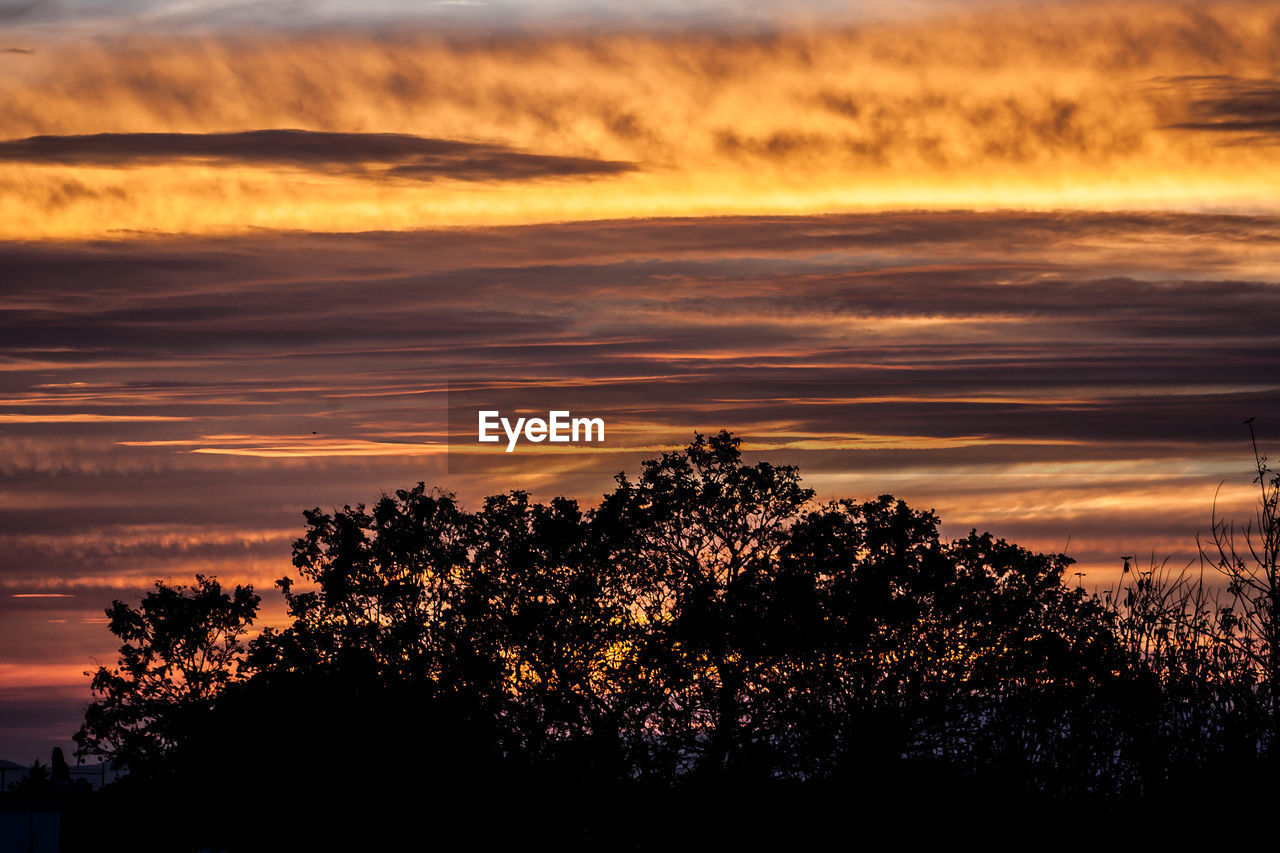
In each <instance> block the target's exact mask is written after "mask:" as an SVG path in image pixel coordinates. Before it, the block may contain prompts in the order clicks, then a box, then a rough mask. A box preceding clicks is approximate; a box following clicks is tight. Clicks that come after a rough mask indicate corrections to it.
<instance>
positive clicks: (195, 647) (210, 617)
mask: <svg viewBox="0 0 1280 853" xmlns="http://www.w3.org/2000/svg"><path fill="white" fill-rule="evenodd" d="M258 603H259V597H258V596H257V595H256V594H254V592H253V588H252V587H247V586H236V587H235V589H234V590H232V591H231V592H223V590H222V586H221V585H220V584H219V583H218V582H217V580H215V579H213V578H207V577H204V576H203V575H196V583H195V585H194V586H190V587H188V586H183V585H177V586H168V585H166V584H163V583H160V582H157V583H156V585H155V591H154V592H149V593H147V595H146V596H145V597H144V598H143V599H142V602H141V603H140V604H139V605H138V606H137V607H130V606H129V605H127V604H125V603H124V602H121V601H116V602H114V603H113V604H112V606H111V607H110V608H109V609H108V610H107V616H108V617H110V623H109V627H110V629H111V633H113V634H115V635H116V636H117V637H119V638H120V639H121V640H124V645H122V646H121V647H120V658H119V661H118V662H117V664H116V666H115V667H113V668H107V667H98V669H97V670H96V671H95V672H93V673H92V682H91V683H90V688H91V689H92V691H93V693H94V695H95V696H96V697H97V698H96V699H95V701H94V702H93V703H92V704H90V705H89V707H88V708H87V710H86V711H85V721H84V725H83V726H81V728H80V730H79V731H78V732H76V735H75V740H76V745H77V747H78V751H79V752H80V753H81V754H82V755H97V756H101V757H102V758H104V759H106V760H109V761H111V762H113V763H114V764H115V765H116V766H117V767H128V768H131V769H138V770H141V769H143V768H145V767H146V766H147V765H150V764H154V763H156V762H158V761H159V760H160V759H162V758H163V757H164V756H165V754H166V753H167V752H168V751H169V750H170V749H171V748H172V747H173V746H174V745H175V744H176V743H178V742H179V741H180V740H181V739H182V738H183V736H184V734H185V733H186V731H187V730H188V729H189V728H190V726H191V724H192V722H193V720H194V718H196V717H198V716H199V715H200V714H201V713H202V712H203V711H206V710H207V709H208V708H209V707H210V706H211V704H212V702H213V700H214V698H215V697H216V696H217V695H218V693H219V692H221V691H222V690H223V689H225V688H226V687H227V685H228V684H231V683H233V682H234V681H235V680H236V679H237V678H240V677H242V676H243V673H242V672H241V663H242V660H243V655H244V651H245V647H244V644H243V643H242V639H243V638H244V636H245V634H246V631H247V630H248V628H249V626H251V625H252V624H253V620H254V618H255V617H256V615H257V612H258Z"/></svg>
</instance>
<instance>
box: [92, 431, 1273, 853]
mask: <svg viewBox="0 0 1280 853" xmlns="http://www.w3.org/2000/svg"><path fill="white" fill-rule="evenodd" d="M1257 463H1258V464H1257V468H1258V477H1259V481H1260V482H1261V483H1262V484H1263V485H1262V501H1261V512H1260V515H1259V518H1258V521H1257V523H1256V524H1255V525H1254V526H1251V527H1249V528H1247V529H1246V531H1245V535H1244V536H1243V537H1242V538H1240V539H1234V540H1233V539H1231V538H1230V535H1229V534H1230V528H1224V527H1220V526H1219V525H1217V524H1216V523H1215V527H1214V531H1215V539H1214V540H1213V541H1214V542H1216V543H1219V545H1220V547H1219V550H1218V551H1217V553H1218V555H1219V559H1218V560H1217V561H1216V562H1215V563H1213V565H1215V566H1216V567H1217V568H1218V569H1219V571H1221V572H1223V573H1224V574H1225V576H1226V577H1227V579H1228V580H1229V582H1230V583H1229V584H1228V587H1227V592H1226V595H1225V597H1224V596H1216V595H1215V594H1214V593H1213V592H1212V590H1211V589H1210V587H1209V586H1208V585H1207V584H1206V583H1205V581H1204V577H1203V575H1201V576H1200V577H1195V576H1192V575H1190V574H1189V573H1187V572H1182V573H1176V572H1171V571H1167V570H1165V569H1164V568H1163V567H1158V566H1153V567H1152V569H1151V570H1150V571H1143V570H1134V571H1131V572H1129V573H1126V574H1125V575H1124V580H1123V581H1122V583H1121V584H1120V585H1119V586H1118V587H1116V588H1115V589H1112V590H1109V591H1107V592H1105V593H1103V594H1101V595H1095V594H1090V593H1088V592H1086V591H1085V590H1084V589H1083V588H1082V587H1081V585H1080V584H1078V583H1074V584H1073V583H1070V582H1069V579H1068V575H1067V572H1068V570H1069V569H1070V567H1071V565H1072V560H1071V559H1070V558H1068V557H1066V556H1063V555H1060V554H1037V553H1033V552H1031V551H1028V550H1026V549H1024V548H1022V547H1019V546H1017V545H1015V544H1013V543H1009V542H1006V541H1004V540H1001V539H998V538H995V537H993V536H992V535H990V534H988V533H978V532H977V531H976V530H975V531H971V532H970V533H969V534H968V535H967V536H964V537H962V538H959V539H956V540H947V539H944V538H943V537H942V536H941V534H940V532H939V525H940V521H939V519H938V517H937V516H936V515H935V514H934V513H933V512H932V511H922V510H918V509H913V508H912V507H910V506H908V505H907V504H906V503H904V502H903V501H901V500H897V499H895V498H894V497H892V496H890V495H881V496H879V497H877V498H874V499H872V500H866V501H854V500H839V501H833V502H829V503H822V504H820V503H816V502H815V501H814V495H813V492H812V491H811V490H809V489H807V488H805V487H804V486H803V485H802V484H801V481H800V477H799V472H798V471H797V469H795V468H794V467H789V466H775V465H771V464H768V463H764V462H761V463H755V464H750V463H746V462H744V461H743V459H742V455H741V446H740V441H739V439H737V438H736V437H734V436H733V435H731V434H729V433H727V432H721V433H719V434H716V435H712V436H703V435H697V436H695V438H694V441H693V442H692V443H691V444H690V445H689V446H688V447H686V448H684V449H683V450H680V451H678V452H672V453H665V454H663V455H661V456H660V457H659V458H656V459H651V460H648V461H646V462H644V463H643V464H642V466H641V469H640V471H639V473H638V474H637V475H636V476H635V477H634V478H633V477H628V476H627V475H625V474H619V475H618V477H617V478H616V483H615V485H614V487H613V489H612V490H611V491H610V492H609V493H607V494H606V495H604V496H603V498H602V499H601V501H600V502H599V504H598V505H597V506H595V507H592V508H589V509H586V510H584V509H582V508H581V507H580V506H579V505H578V504H577V502H575V501H573V500H569V499H567V498H562V497H561V498H555V499H553V500H551V501H549V502H547V503H538V502H535V501H533V500H531V499H530V497H529V495H528V494H526V493H524V492H520V491H514V492H508V493H505V494H499V495H493V496H491V497H489V498H487V499H485V501H484V502H483V504H482V506H480V507H479V508H478V509H477V510H475V511H474V512H471V511H467V510H465V509H463V508H462V507H461V506H459V504H458V503H457V501H456V500H455V498H454V497H453V496H452V495H450V494H448V493H445V492H442V491H438V490H428V489H427V488H426V487H425V486H424V485H423V484H421V483H420V484H418V485H417V486H416V487H414V488H412V489H406V490H400V491H397V492H395V493H394V494H392V495H385V496H383V497H382V498H381V499H380V500H378V501H377V502H376V503H375V504H374V505H373V506H372V508H371V509H366V508H365V507H364V506H363V505H356V506H346V507H343V508H342V509H340V510H334V511H332V512H322V511H320V510H319V509H313V510H310V511H307V512H306V513H305V514H304V515H305V519H306V529H305V531H304V533H303V535H302V536H301V537H300V538H299V539H298V540H297V542H296V543H295V545H294V550H293V565H294V568H295V570H296V576H292V577H286V578H283V579H281V580H280V581H279V582H278V586H279V588H280V590H281V591H282V593H283V596H284V599H285V602H286V604H287V607H288V613H289V619H290V621H289V623H288V624H286V625H284V626H281V627H276V628H269V629H266V630H264V631H262V633H261V634H260V635H259V636H258V637H256V638H255V639H253V640H252V641H251V642H250V643H248V648H247V649H246V648H245V644H244V643H243V642H242V641H243V639H244V636H245V632H246V630H247V628H248V627H249V626H250V625H251V624H252V621H253V619H254V617H255V614H256V609H257V604H258V599H257V596H256V595H254V594H253V592H252V590H249V589H247V588H241V587H237V588H236V589H235V590H234V591H233V592H232V593H223V592H222V590H221V588H220V587H219V586H218V585H217V583H216V581H213V580H210V579H206V578H203V577H198V578H197V585H196V586H195V587H192V588H187V587H166V586H164V585H162V584H161V585H157V589H156V591H155V592H153V593H150V594H148V596H147V597H146V598H145V599H144V600H143V602H142V604H141V605H140V606H139V607H138V608H136V609H135V608H130V607H128V606H126V605H124V604H121V603H119V602H117V603H116V604H115V606H114V607H113V608H112V610H111V611H109V613H110V614H111V615H112V624H111V627H112V630H113V631H114V632H115V633H116V634H117V635H119V636H120V637H121V638H122V639H124V640H125V641H126V642H125V645H124V646H123V647H122V649H121V660H120V663H119V665H118V666H117V667H116V668H114V669H110V670H108V669H106V668H100V669H99V670H98V672H97V673H96V674H95V676H94V682H93V684H94V689H95V692H96V694H97V696H98V699H97V701H96V702H95V703H94V704H93V705H92V706H90V708H89V710H88V713H87V714H86V722H85V726H84V728H82V730H81V732H80V734H79V735H77V740H78V741H79V742H80V744H81V749H82V751H83V752H93V753H96V754H99V755H105V756H108V757H110V758H112V759H113V760H116V761H117V762H123V763H125V764H127V765H128V766H129V767H130V768H131V769H132V770H133V773H131V775H130V777H129V783H128V784H130V785H133V786H134V787H135V788H136V789H137V790H139V791H146V792H149V796H158V797H162V798H169V799H170V800H172V801H177V800H178V799H179V798H180V799H181V800H182V801H186V802H206V801H212V800H213V799H215V798H216V797H218V796H219V795H220V793H219V792H222V791H226V790H229V789H232V788H234V789H236V790H238V791H240V792H241V793H242V795H243V796H244V797H245V798H246V801H247V802H259V803H271V804H273V808H274V809H275V810H276V811H284V812H289V811H295V812H302V811H309V812H310V811H315V810H317V809H320V810H321V811H323V813H325V814H329V815H332V814H343V813H358V814H363V815H369V814H376V815H378V816H379V820H378V822H377V823H376V824H375V825H372V826H370V825H368V824H367V823H364V824H361V825H360V826H359V827H358V831H357V829H356V828H355V827H354V826H353V825H350V824H348V825H347V829H349V830H350V831H351V832H352V833H355V835H353V838H354V837H355V836H357V835H358V839H359V840H358V841H353V843H358V844H362V845H365V846H368V845H369V844H371V843H373V842H372V841H371V840H370V839H371V838H372V837H373V836H374V835H377V834H378V833H379V832H383V831H386V832H388V838H392V837H394V835H395V832H396V831H398V828H403V826H404V825H406V824H405V821H407V820H408V819H409V818H408V816H409V815H413V816H415V817H416V818H417V819H420V820H421V819H426V817H424V816H429V817H430V820H431V825H432V831H433V833H434V834H436V835H437V836H438V837H439V838H441V839H446V840H448V839H452V840H453V841H456V842H457V843H463V842H467V841H469V840H472V839H474V838H475V837H477V835H476V834H477V833H481V834H482V835H484V837H485V838H487V839H488V840H489V841H491V842H493V843H497V842H496V840H495V839H496V838H497V837H498V836H497V835H495V833H498V834H499V835H500V834H501V833H502V832H503V830H499V829H497V828H495V825H494V822H493V820H492V819H491V815H492V813H493V811H494V809H496V808H499V807H498V806H497V805H496V804H499V803H500V804H501V810H502V812H503V813H504V814H505V815H506V816H507V819H506V821H505V823H504V826H506V827H508V828H509V832H508V833H507V834H506V835H503V836H502V837H503V839H504V841H505V842H511V843H515V842H516V841H519V840H521V839H520V837H519V833H518V832H517V830H516V829H515V828H516V827H523V826H529V825H535V824H536V825H544V826H545V824H546V815H547V814H549V813H555V814H556V815H557V816H558V817H557V823H556V824H555V825H556V829H555V832H556V833H558V834H557V835H556V839H557V841H556V843H558V844H560V845H561V846H578V845H580V844H581V842H582V840H583V839H584V838H593V839H597V841H599V840H600V839H609V845H610V846H634V845H636V844H641V846H651V845H652V844H654V843H657V841H658V838H657V836H653V835H647V833H651V832H654V831H656V830H655V828H654V827H652V826H650V825H649V824H648V823H646V822H645V821H644V820H640V819H639V818H638V817H637V816H638V815H640V814H642V813H644V812H645V810H650V811H661V812H662V813H663V814H668V815H670V816H671V820H674V821H682V820H683V821H686V822H690V823H697V822H699V821H701V820H703V819H704V817H705V812H706V811H708V810H710V811H712V812H715V811H716V810H717V809H720V811H721V812H724V811H725V810H727V809H741V808H744V807H746V806H745V805H744V804H751V803H761V804H763V803H774V804H776V803H782V802H786V803H789V804H790V805H789V806H788V808H794V809H796V810H798V811H797V813H800V812H803V813H805V814H806V815H807V818H806V819H807V820H810V821H815V822H816V825H821V824H822V822H823V821H835V820H836V815H838V814H840V813H841V812H840V810H839V809H838V808H836V809H835V810H834V811H832V812H830V813H819V812H816V811H815V809H817V808H819V807H818V806H815V805H814V804H815V803H821V802H824V801H825V800H824V799H823V796H822V795H821V792H824V791H825V792H827V795H828V796H830V797H831V798H832V799H831V802H841V803H847V802H851V801H854V802H859V803H863V804H869V805H866V808H868V809H871V808H875V809H878V810H879V811H878V812H877V815H879V816H881V817H883V816H884V815H887V814H889V812H888V811H886V809H887V808H888V807H889V805H891V804H892V805H895V806H897V807H900V808H902V809H903V811H904V813H909V812H910V810H911V808H912V806H911V804H912V803H915V802H919V798H920V797H922V796H926V792H929V791H934V792H935V795H933V796H934V799H933V800H931V802H932V805H931V808H933V809H934V810H935V811H937V810H938V809H941V808H943V805H941V803H942V801H943V800H945V802H946V803H947V804H949V805H950V806H951V807H953V808H955V809H956V813H960V811H962V810H963V808H964V803H966V802H976V800H969V799H967V798H966V797H965V794H966V793H969V794H971V795H972V796H973V797H974V798H977V797H981V796H983V795H984V792H991V793H990V794H989V795H992V796H994V795H999V796H1002V797H1005V798H1006V800H1007V798H1008V797H1009V796H1012V795H1016V796H1019V797H1024V798H1032V799H1033V800H1034V798H1037V797H1048V798H1053V799H1054V800H1056V801H1061V800H1063V799H1069V800H1074V801H1078V802H1082V803H1083V802H1088V803H1091V804H1093V806H1095V807H1097V806H1100V805H1105V804H1107V803H1113V802H1122V801H1123V800H1122V798H1125V797H1138V796H1142V797H1149V798H1157V797H1162V796H1168V795H1169V794H1170V793H1176V792H1177V791H1179V790H1182V789H1183V786H1184V785H1185V781H1186V780H1187V779H1188V778H1193V777H1194V774H1196V773H1203V772H1206V768H1218V769H1219V770H1220V772H1223V773H1227V774H1229V775H1231V776H1232V777H1233V778H1243V779H1251V780H1259V779H1263V778H1264V774H1262V773H1261V768H1263V767H1264V765H1263V764H1260V763H1259V762H1260V761H1262V760H1263V759H1269V756H1270V755H1271V750H1272V748H1271V744H1273V743H1274V742H1275V731H1276V729H1275V716H1274V697H1275V693H1274V691H1273V690H1272V687H1271V682H1272V679H1273V678H1274V670H1273V669H1272V663H1273V662H1274V660H1275V656H1274V655H1273V654H1272V652H1271V649H1272V645H1271V640H1270V639H1268V637H1269V635H1268V633H1267V632H1268V631H1269V630H1271V628H1272V627H1273V626H1274V624H1275V623H1274V622H1273V621H1271V618H1272V617H1271V614H1272V604H1271V602H1272V601H1273V598H1272V597H1271V594H1272V593H1271V587H1270V586H1269V584H1270V583H1271V582H1272V579H1274V577H1275V557H1276V551H1275V536H1276V535H1277V534H1276V530H1277V526H1276V523H1275V516H1276V498H1275V496H1276V494H1277V489H1278V488H1280V483H1278V482H1277V480H1276V479H1275V478H1274V477H1272V478H1270V479H1268V476H1267V475H1268V474H1269V471H1268V470H1267V469H1266V467H1265V460H1263V459H1262V458H1261V457H1258V458H1257ZM1246 541H1247V542H1250V543H1252V547H1251V548H1250V549H1248V550H1247V554H1248V555H1250V557H1251V558H1252V560H1253V562H1252V563H1249V562H1247V561H1246V560H1245V559H1242V557H1241V547H1240V543H1243V542H1246ZM1233 543H1234V547H1233ZM1259 543H1260V544H1259ZM268 732H269V733H273V735H272V738H271V741H270V743H271V749H272V763H273V764H274V765H276V766H279V767H283V768H287V779H282V778H280V777H279V776H276V775H260V774H252V773H246V772H245V771H244V769H245V768H248V767H253V766H255V765H256V764H259V763H260V762H261V761H262V755H261V748H262V747H261V744H262V743H263V736H264V733H268ZM389 749H394V750H396V755H397V756H398V760H395V761H390V762H386V761H382V762H378V763H376V764H375V763H371V762H372V761H373V759H374V757H375V756H380V755H383V754H385V753H386V752H387V750H389ZM356 766H359V767H363V768H376V770H365V771H362V772H361V773H360V775H359V781H358V783H341V782H338V783H335V782H334V781H333V776H334V773H335V770H334V768H343V767H356ZM1255 771H1258V772H1255ZM338 772H341V771H338ZM1241 774H1244V775H1243V776H1242V775H1241ZM787 785H792V786H799V787H797V788H787V787H785V786H787ZM1258 790H1266V787H1265V785H1263V786H1261V787H1258ZM798 791H803V792H804V793H803V794H799V793H795V792H798ZM788 792H792V793H788ZM897 792H910V795H909V796H906V797H905V798H902V797H901V796H900V795H899V793H897ZM895 797H899V799H894V798H895ZM939 798H941V799H939ZM567 803H574V804H576V806H575V807H574V808H573V809H568V807H567V806H566V804H567ZM618 803H622V804H624V805H623V807H621V808H620V807H619V806H618ZM694 804H697V805H696V806H695V805H694ZM761 807H762V808H763V807H764V806H763V805H762V806H761ZM772 807H773V806H769V808H772ZM833 808H835V807H833ZM700 810H701V811H700ZM395 815H403V817H401V818H396V817H394V816H395ZM716 826H718V827H719V829H718V830H717V831H718V832H720V833H721V835H718V836H717V837H716V839H715V840H717V841H719V842H724V840H725V839H724V837H723V835H722V833H723V831H724V828H725V825H724V823H723V822H721V823H719V824H716ZM340 830H341V828H340V827H337V826H336V825H334V824H332V823H328V824H324V825H323V828H322V827H321V826H320V825H318V824H317V825H314V826H313V825H306V826H304V825H300V824H297V823H291V824H289V825H288V826H287V831H286V828H285V827H284V826H283V825H281V824H277V823H270V822H266V823H262V824H260V825H258V826H257V827H256V829H255V831H254V832H253V833H249V832H248V831H247V830H246V829H245V827H244V826H243V825H238V826H237V827H236V828H234V830H233V829H232V828H228V827H227V826H225V825H219V824H214V823H206V824H205V825H204V826H203V828H202V829H199V830H197V829H196V828H195V827H194V826H187V825H184V826H183V827H177V826H176V825H174V824H173V823H170V824H169V825H168V826H167V829H166V831H167V832H169V833H179V834H181V833H184V832H185V833H187V835H188V836H192V834H193V833H197V832H198V833H199V839H200V840H201V842H202V843H216V844H217V845H219V846H225V847H232V848H235V847H237V846H239V847H244V846H246V845H248V844H249V842H248V841H246V840H245V839H246V838H247V837H250V836H252V837H253V838H256V839H257V841H256V842H254V843H257V844H259V845H260V846H264V847H267V846H271V844H268V843H267V841H266V839H271V842H272V843H274V844H276V845H277V846H278V845H285V844H293V845H295V846H298V845H302V846H305V845H306V844H311V845H312V846H317V845H318V846H326V845H330V846H331V845H332V844H334V843H336V841H335V838H336V836H335V835H334V833H335V832H339V831H340ZM546 831H547V832H550V831H551V830H546ZM193 837H194V836H193ZM646 840H647V842H648V844H644V843H642V842H646ZM742 840H743V841H750V840H752V839H750V838H744V839H742ZM757 840H758V839H757ZM442 843H444V842H442ZM157 846H158V847H159V848H161V849H163V844H160V845H157Z"/></svg>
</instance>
